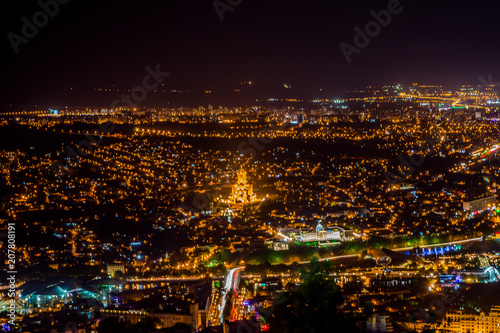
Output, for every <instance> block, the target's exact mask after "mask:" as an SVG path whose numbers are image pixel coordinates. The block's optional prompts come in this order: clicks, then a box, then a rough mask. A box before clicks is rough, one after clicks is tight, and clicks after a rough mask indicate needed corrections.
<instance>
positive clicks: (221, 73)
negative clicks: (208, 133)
mask: <svg viewBox="0 0 500 333" xmlns="http://www.w3.org/2000/svg"><path fill="white" fill-rule="evenodd" d="M42 1H47V0H42ZM231 1H232V2H233V3H238V2H239V1H237V0H221V2H223V3H226V2H231ZM21 2H22V3H21ZM389 2H390V1H386V0H384V1H378V0H377V1H360V0H354V1H351V0H350V1H335V0H329V1H318V0H309V1H296V0H286V1H285V0H243V1H242V2H241V4H239V5H237V6H236V7H234V9H233V11H232V12H229V11H228V12H225V13H224V20H223V21H222V22H221V21H220V19H219V16H218V14H217V12H216V10H215V9H214V6H213V1H212V0H163V1H160V0H142V1H124V0H110V1H103V0H71V1H69V3H68V4H65V5H60V8H59V12H58V13H57V14H56V15H55V16H54V17H53V18H50V19H49V20H48V23H47V24H46V25H45V26H42V27H40V28H39V32H38V34H37V35H36V36H34V37H33V38H30V39H29V40H28V43H27V44H21V45H20V46H19V53H17V54H15V52H14V50H13V48H12V46H11V43H10V42H9V39H8V38H7V35H8V33H9V32H13V33H15V34H18V35H21V28H22V26H23V22H22V21H21V18H22V17H23V16H26V17H27V18H28V20H29V21H30V22H32V21H33V15H34V14H35V13H36V12H37V11H39V10H40V7H39V5H38V4H37V1H28V0H23V1H17V3H16V4H14V5H12V4H10V5H4V8H2V11H1V14H0V15H2V20H1V29H2V36H3V37H2V43H1V46H2V50H1V52H2V59H3V61H2V62H1V67H0V68H1V69H0V71H1V76H2V83H3V85H2V89H1V92H0V104H1V105H4V106H5V105H7V104H10V103H13V104H37V103H38V104H46V105H63V104H65V103H66V104H69V105H72V104H74V105H83V104H87V105H92V104H101V103H104V104H106V102H105V100H109V99H110V98H112V97H111V96H100V95H98V94H96V93H94V92H93V89H94V88H111V87H113V85H115V87H117V88H120V89H128V88H132V87H134V86H136V85H138V84H141V82H142V78H143V77H144V76H145V75H146V74H147V72H146V70H145V67H146V66H148V65H149V66H152V67H155V66H156V64H160V68H161V70H162V71H167V72H170V76H169V77H168V78H166V79H165V81H164V83H165V86H164V87H165V88H166V89H168V90H176V89H178V90H183V91H185V90H190V91H192V95H190V97H187V98H188V99H189V100H191V102H193V103H204V102H205V100H204V99H203V98H204V97H203V94H201V92H202V91H205V90H212V91H214V92H216V93H217V94H218V95H217V96H218V98H219V100H218V101H217V102H220V103H223V102H226V103H230V102H234V101H235V100H237V98H238V96H237V95H236V94H234V92H233V90H234V89H242V90H245V89H252V91H251V92H250V93H248V94H246V95H244V96H245V97H248V96H250V95H251V96H252V98H254V97H255V98H258V97H260V98H272V97H282V96H286V97H298V98H314V97H331V98H334V97H340V96H341V93H342V91H343V89H345V88H355V87H358V88H359V87H363V86H365V85H368V84H375V85H377V84H390V83H393V82H401V83H406V84H409V83H412V82H419V83H432V84H435V83H438V84H443V85H445V87H449V88H450V89H452V88H456V87H458V86H459V85H460V84H474V85H477V84H479V82H478V80H477V77H478V76H480V75H482V76H483V77H487V76H488V75H489V74H490V73H491V74H493V79H494V80H495V81H500V66H499V59H500V58H499V56H500V52H499V51H500V36H499V31H500V29H499V28H498V15H499V12H500V11H499V9H500V3H499V2H498V1H477V0H474V1H473V0H462V1H460V0H453V1H452V0H439V1H436V0H413V1H408V0H402V1H401V5H400V6H402V8H403V9H402V11H401V13H399V14H394V15H392V19H391V22H390V24H389V25H388V26H387V27H383V28H382V29H381V31H380V33H379V34H378V35H377V36H375V37H373V38H372V39H371V42H370V43H369V44H368V45H367V46H366V47H365V48H363V49H362V50H361V52H360V54H353V55H352V62H351V63H350V64H348V63H347V62H346V59H345V58H344V55H343V54H342V51H341V49H340V47H339V44H340V43H341V42H346V43H349V44H353V39H354V35H355V32H354V27H355V26H358V27H360V28H361V29H363V30H364V27H365V25H366V24H367V23H368V22H370V21H372V20H374V19H373V17H372V16H371V15H370V11H372V10H374V11H380V10H382V9H387V6H388V3H389ZM7 6H10V7H7ZM244 81H252V82H253V84H252V86H251V87H248V86H245V85H242V84H241V82H244ZM284 84H287V85H291V86H292V88H291V89H284V88H283V85H284ZM71 88H73V89H71ZM320 89H323V90H322V91H320ZM243 93H246V92H245V91H244V92H243ZM186 96H187V95H186ZM170 98H171V97H170V96H163V97H158V96H155V97H154V98H153V99H152V100H151V101H154V103H158V104H161V105H164V103H166V102H167V101H168V100H169V99H170ZM145 104H146V103H145Z"/></svg>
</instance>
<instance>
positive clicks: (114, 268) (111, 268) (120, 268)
mask: <svg viewBox="0 0 500 333" xmlns="http://www.w3.org/2000/svg"><path fill="white" fill-rule="evenodd" d="M106 272H107V273H108V275H109V276H111V277H114V276H115V274H116V272H122V273H125V265H123V264H120V263H113V264H108V265H107V266H106Z"/></svg>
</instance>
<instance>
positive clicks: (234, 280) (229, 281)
mask: <svg viewBox="0 0 500 333" xmlns="http://www.w3.org/2000/svg"><path fill="white" fill-rule="evenodd" d="M243 269H245V267H236V268H232V269H230V270H229V271H228V272H227V276H226V281H225V282H224V291H223V293H224V294H223V295H222V304H221V308H220V311H219V322H220V323H221V324H222V321H223V320H224V308H225V307H226V302H227V298H228V296H229V292H230V291H231V290H237V289H238V283H239V278H238V276H239V274H238V271H240V270H243Z"/></svg>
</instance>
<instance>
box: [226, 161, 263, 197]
mask: <svg viewBox="0 0 500 333" xmlns="http://www.w3.org/2000/svg"><path fill="white" fill-rule="evenodd" d="M229 201H230V202H232V203H251V202H254V201H257V196H256V195H255V193H253V185H252V184H248V183H247V172H246V171H245V170H243V169H240V170H238V181H237V182H236V184H234V185H233V186H232V193H231V195H230V196H229Z"/></svg>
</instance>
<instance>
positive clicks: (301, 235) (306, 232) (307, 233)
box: [278, 223, 352, 242]
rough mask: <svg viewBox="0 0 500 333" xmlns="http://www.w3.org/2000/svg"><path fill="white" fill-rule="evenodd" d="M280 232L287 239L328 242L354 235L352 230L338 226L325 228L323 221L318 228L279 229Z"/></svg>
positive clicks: (342, 239)
mask: <svg viewBox="0 0 500 333" xmlns="http://www.w3.org/2000/svg"><path fill="white" fill-rule="evenodd" d="M278 232H279V233H280V234H282V235H287V236H286V237H285V240H286V241H290V240H293V241H295V242H328V241H345V240H346V238H350V237H352V230H345V229H343V228H340V227H338V226H335V227H333V228H331V229H330V228H327V229H325V228H323V225H321V223H318V225H317V226H316V229H290V228H287V229H279V230H278Z"/></svg>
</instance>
